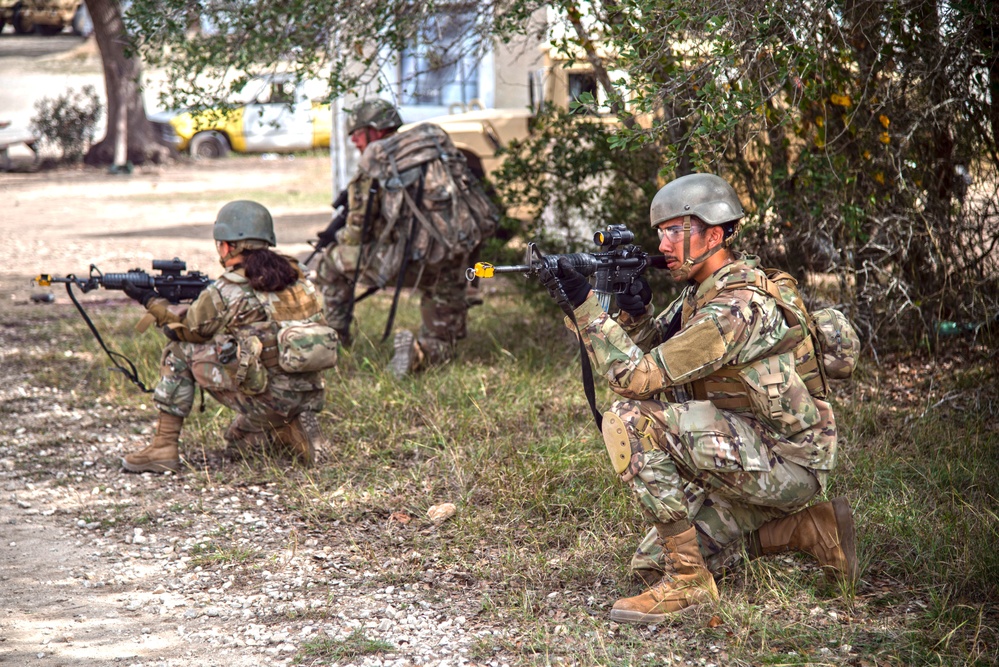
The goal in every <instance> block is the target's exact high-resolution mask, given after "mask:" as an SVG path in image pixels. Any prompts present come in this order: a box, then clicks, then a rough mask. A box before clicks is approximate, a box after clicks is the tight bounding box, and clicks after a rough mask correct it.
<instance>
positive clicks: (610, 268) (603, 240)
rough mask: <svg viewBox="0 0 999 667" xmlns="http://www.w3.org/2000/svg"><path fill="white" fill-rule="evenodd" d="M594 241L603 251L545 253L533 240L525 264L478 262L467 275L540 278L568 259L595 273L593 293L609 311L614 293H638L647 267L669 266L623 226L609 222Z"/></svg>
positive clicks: (585, 272)
mask: <svg viewBox="0 0 999 667" xmlns="http://www.w3.org/2000/svg"><path fill="white" fill-rule="evenodd" d="M593 242H594V243H596V244H597V246H598V247H600V248H602V249H604V250H603V251H601V252H592V253H590V252H576V253H569V254H565V255H545V254H543V253H542V252H541V250H540V249H539V248H538V246H537V244H536V243H534V242H531V243H528V244H527V252H526V255H525V257H524V263H523V264H513V265H508V266H493V265H492V264H489V263H488V262H477V263H476V264H475V266H473V267H471V268H468V269H466V270H465V278H466V279H467V280H468V281H469V282H471V281H473V280H475V279H476V278H493V277H494V276H495V275H496V274H497V273H523V274H526V275H527V276H529V277H535V278H537V277H540V276H541V275H542V273H543V272H544V271H547V272H549V273H554V272H555V271H556V270H557V268H558V262H559V259H561V258H565V259H567V260H568V261H569V263H570V264H571V265H572V268H574V269H575V270H576V271H578V272H579V273H581V274H583V275H584V276H593V292H594V294H596V297H597V300H598V301H599V303H600V306H601V307H602V308H603V309H604V310H605V311H607V310H609V309H610V301H611V297H612V296H613V295H614V294H624V293H627V294H637V293H638V290H639V289H641V286H640V285H639V284H637V283H636V280H637V279H638V277H639V276H641V275H642V273H644V272H645V270H646V269H649V268H655V269H664V268H666V260H665V258H664V257H663V256H662V255H658V254H656V255H652V254H650V253H647V252H645V251H644V250H642V248H641V247H640V246H637V245H635V235H634V233H633V232H632V231H631V230H629V229H628V228H627V227H625V226H624V225H608V226H607V229H604V230H600V231H597V232H595V233H594V234H593Z"/></svg>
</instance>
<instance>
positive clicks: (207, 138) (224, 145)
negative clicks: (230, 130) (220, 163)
mask: <svg viewBox="0 0 999 667" xmlns="http://www.w3.org/2000/svg"><path fill="white" fill-rule="evenodd" d="M229 150H230V149H229V140H228V139H226V138H225V135H224V134H222V133H221V132H214V131H210V132H198V133H197V134H196V135H194V138H193V139H191V156H192V157H198V158H205V159H208V160H214V159H217V158H220V157H225V156H226V155H228V154H229Z"/></svg>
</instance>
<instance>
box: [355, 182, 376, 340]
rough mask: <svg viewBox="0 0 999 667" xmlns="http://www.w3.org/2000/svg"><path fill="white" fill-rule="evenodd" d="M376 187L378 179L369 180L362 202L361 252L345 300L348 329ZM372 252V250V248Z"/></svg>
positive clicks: (362, 262) (359, 277)
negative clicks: (347, 299) (365, 198)
mask: <svg viewBox="0 0 999 667" xmlns="http://www.w3.org/2000/svg"><path fill="white" fill-rule="evenodd" d="M378 188H379V183H378V179H373V180H372V181H371V187H369V188H368V201H367V202H365V204H364V222H363V223H362V224H361V252H359V253H358V257H357V266H356V267H355V268H354V280H353V282H352V283H351V285H350V301H348V302H347V328H348V329H350V323H351V322H353V320H354V305H355V304H357V299H356V298H355V297H354V290H355V289H357V282H358V281H359V280H360V279H361V267H362V266H363V265H364V261H363V258H362V257H361V254H363V250H364V246H365V237H367V235H368V231H369V230H370V229H371V208H372V206H374V201H375V196H376V195H377V194H378ZM372 252H374V249H372ZM364 296H367V294H365V295H364Z"/></svg>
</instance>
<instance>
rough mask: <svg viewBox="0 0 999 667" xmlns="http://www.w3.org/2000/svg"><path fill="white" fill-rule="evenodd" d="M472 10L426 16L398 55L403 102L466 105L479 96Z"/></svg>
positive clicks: (477, 54)
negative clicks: (413, 40)
mask: <svg viewBox="0 0 999 667" xmlns="http://www.w3.org/2000/svg"><path fill="white" fill-rule="evenodd" d="M474 22H475V15H474V14H473V13H472V12H453V13H447V14H435V15H433V16H431V17H428V18H427V20H426V22H425V23H424V25H423V27H422V28H421V29H420V33H419V37H418V39H417V41H416V43H415V44H414V45H412V46H411V47H408V48H406V49H405V50H403V52H402V54H401V58H400V67H401V72H400V74H401V76H400V80H401V95H400V101H401V102H402V103H403V104H411V105H419V106H450V105H452V104H455V103H458V104H462V105H467V104H468V103H469V102H471V101H472V100H473V99H474V98H477V97H478V96H479V57H478V56H479V53H478V49H477V48H476V47H477V45H478V41H477V39H476V36H475V32H474V28H475V26H474Z"/></svg>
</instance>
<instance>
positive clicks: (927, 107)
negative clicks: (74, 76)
mask: <svg viewBox="0 0 999 667" xmlns="http://www.w3.org/2000/svg"><path fill="white" fill-rule="evenodd" d="M542 6H546V7H549V8H550V11H549V13H548V16H549V17H550V18H551V21H550V24H549V25H548V26H547V37H548V40H549V45H550V48H551V54H552V55H553V57H554V58H555V59H559V58H561V59H562V60H563V62H568V63H570V64H574V63H577V62H579V63H587V64H588V66H590V67H592V69H593V71H594V73H595V74H596V78H597V80H598V82H599V85H600V88H601V92H600V96H601V98H602V104H603V103H605V104H606V107H607V108H608V109H610V111H611V116H610V118H608V117H603V118H602V119H601V120H595V119H592V118H591V119H585V118H583V115H581V114H579V113H575V111H576V109H575V108H574V109H563V110H562V111H561V113H559V112H556V111H555V110H552V109H548V110H546V111H544V112H543V113H542V114H541V115H540V116H539V117H538V118H537V119H536V120H537V122H536V124H535V128H536V134H535V136H533V137H532V138H531V139H530V140H529V141H527V142H524V143H523V144H521V145H514V146H509V147H507V150H508V153H509V159H508V164H507V166H506V168H505V169H504V172H503V174H502V175H501V176H500V178H499V183H498V191H499V193H500V194H501V195H502V196H503V197H504V199H505V200H506V203H507V204H508V206H509V207H510V208H511V209H517V208H518V207H526V208H527V209H528V210H530V211H531V212H532V217H531V219H530V221H529V222H527V223H526V224H524V225H520V223H519V222H517V223H512V222H511V221H507V227H508V228H509V227H510V226H519V227H520V229H519V230H517V231H520V232H522V233H524V234H531V235H538V233H541V235H542V236H547V237H549V238H552V237H554V239H555V240H556V241H558V242H561V243H563V244H565V246H566V247H568V246H572V245H573V244H574V243H575V244H577V245H581V244H579V243H577V240H578V239H580V238H585V237H583V235H582V234H581V230H582V229H587V230H592V229H594V228H596V227H598V226H601V225H602V224H604V223H605V222H607V221H610V220H613V221H616V222H630V221H634V223H633V224H634V226H635V228H636V231H637V230H638V229H642V228H643V227H644V226H645V225H644V224H643V223H642V222H639V221H640V220H641V219H643V216H641V215H640V212H641V209H642V208H643V207H644V206H646V205H647V203H648V201H649V199H650V197H651V194H652V193H653V192H654V191H655V190H656V189H657V188H658V187H659V186H660V185H662V184H663V183H664V182H666V181H668V180H670V179H672V178H674V177H676V176H679V175H683V174H687V173H691V172H693V171H710V172H714V173H717V174H719V175H722V176H724V177H726V178H728V179H729V180H730V181H731V182H732V183H733V184H734V185H736V187H737V189H738V190H739V191H740V192H741V194H742V196H743V199H744V202H745V204H746V210H747V214H748V215H747V217H746V218H745V220H744V230H743V234H742V237H743V247H744V248H746V249H747V250H750V251H753V252H757V253H759V254H761V255H762V256H763V258H764V260H765V262H766V263H768V264H774V265H780V266H783V267H786V268H790V269H791V270H793V271H794V272H795V273H796V274H797V275H798V277H799V278H801V279H802V280H803V281H804V282H806V283H808V282H813V283H814V282H816V281H818V280H823V281H826V280H828V276H829V275H831V276H832V277H833V279H834V280H835V282H837V283H838V285H839V288H840V290H839V294H838V296H837V297H836V298H837V299H838V300H839V301H840V303H841V305H843V306H844V307H845V308H846V309H847V310H848V311H851V312H850V314H851V316H852V317H853V319H854V320H856V321H857V322H858V324H859V325H860V327H861V329H862V331H863V332H864V333H865V334H866V337H867V339H868V341H869V342H870V343H871V345H886V344H889V343H891V344H894V343H904V344H910V345H913V344H918V343H921V342H922V341H923V340H926V339H928V338H929V337H932V332H933V330H934V328H933V327H934V324H935V323H936V322H937V321H939V320H944V319H954V320H959V321H976V322H981V321H990V320H991V319H992V318H993V317H994V315H995V313H996V312H997V311H999V296H997V295H999V253H996V252H995V251H996V248H997V247H999V195H997V189H999V188H997V183H999V142H997V132H999V110H997V107H996V106H995V102H994V101H995V99H996V97H997V94H999V40H997V37H996V33H995V30H996V28H995V26H996V25H999V16H997V10H996V7H995V4H994V3H991V2H988V1H987V0H944V1H943V2H935V1H931V0H906V1H903V0H888V1H881V0H830V1H829V2H813V1H812V0H798V1H797V2H785V3H774V2H766V1H764V0H747V1H746V2H740V3H732V2H728V1H723V0H698V1H697V2H693V1H692V0H613V1H611V0H605V1H603V2H595V3H586V4H578V3H576V2H574V1H573V0H568V1H566V0H559V1H556V2H552V3H547V4H546V5H541V4H540V3H538V2H536V0H508V1H503V2H486V3H475V4H474V5H471V6H470V7H468V8H467V10H468V11H470V12H474V13H475V20H474V21H473V24H472V25H474V29H473V31H472V32H473V36H474V39H472V40H470V41H469V42H468V44H470V46H466V47H465V53H467V52H468V51H469V50H471V51H473V52H475V53H483V52H485V51H487V50H488V49H489V48H490V44H491V43H493V42H495V41H499V42H509V41H510V40H511V39H513V38H514V37H516V36H518V35H524V34H526V33H527V32H529V31H530V30H532V28H531V27H530V26H532V25H533V24H532V22H531V21H530V20H529V17H532V16H535V15H536V12H537V11H538V10H539V9H540V8H541V7H542ZM463 7H464V6H463ZM450 9H453V6H452V5H451V4H449V3H441V2H430V3H425V4H412V3H409V2H400V1H399V0H368V1H366V2H360V3H358V2H353V1H347V0H334V1H333V2H317V1H316V0H293V1H292V2H288V3H249V4H247V3H242V2H238V1H237V0H220V1H218V2H211V3H207V2H191V1H190V0H166V1H165V2H163V1H159V0H138V1H137V2H135V3H133V4H132V6H131V8H130V9H129V11H128V16H127V20H128V22H129V26H130V30H129V32H130V33H131V34H134V35H138V36H140V37H139V38H138V40H137V41H136V43H135V47H136V48H138V49H139V50H140V51H141V53H142V54H143V55H144V56H145V57H146V59H147V60H148V61H149V62H151V63H152V64H153V65H157V66H165V67H166V68H167V71H168V74H169V75H170V77H171V78H173V80H175V81H176V85H175V89H174V91H173V96H174V102H175V103H178V104H183V103H189V102H191V101H196V102H204V100H205V99H206V98H210V99H211V100H212V101H217V100H218V99H219V98H220V97H224V96H225V95H224V93H226V92H227V91H232V90H236V89H238V87H239V86H240V85H241V84H242V82H243V81H245V80H246V78H247V77H248V76H249V75H253V74H259V73H263V72H266V71H269V70H274V69H277V68H283V69H288V70H290V71H293V72H295V73H296V74H297V75H299V76H301V77H305V76H309V77H313V76H317V75H320V74H321V75H322V76H323V77H324V78H325V80H326V81H327V82H328V84H329V94H330V96H338V95H341V94H343V93H347V92H350V93H352V94H355V95H361V96H363V95H366V94H370V93H374V92H376V91H378V90H381V89H384V88H386V87H390V86H391V85H394V84H393V83H392V82H388V81H385V80H383V79H382V78H381V76H382V75H381V73H382V72H383V71H384V70H385V67H386V66H387V65H388V64H390V63H392V62H393V61H392V59H393V58H394V57H395V56H396V54H397V53H398V52H400V51H401V50H403V49H404V48H405V47H406V46H407V45H410V44H411V43H413V40H414V39H415V36H416V35H417V34H418V32H419V31H420V30H421V29H423V27H424V26H425V25H426V22H427V21H428V20H431V17H433V16H434V15H435V13H437V12H446V11H448V10H450ZM552 17H553V18H552ZM261 28H266V29H261ZM453 46H454V45H445V44H439V45H433V46H432V48H437V49H439V51H440V53H452V52H453V48H451V47H453ZM449 49H450V50H449ZM432 56H433V54H432V53H431V54H429V55H428V57H427V61H428V62H433V61H434V58H433V57H432ZM217 81H222V82H223V83H222V84H217V83H207V82H217ZM578 102H579V103H580V105H581V106H583V107H586V106H588V105H590V104H591V103H592V102H593V99H592V98H588V97H586V96H583V97H581V98H580V99H579V100H578ZM608 120H613V121H614V122H613V124H609V123H608V122H607V121H608ZM643 233H647V230H646V232H643ZM820 274H825V275H820ZM806 291H807V290H806Z"/></svg>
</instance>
